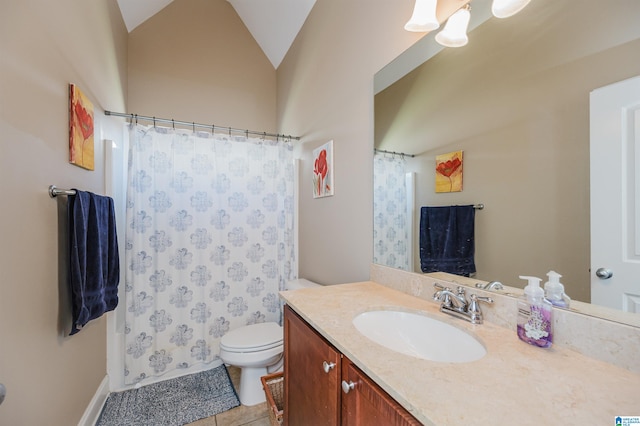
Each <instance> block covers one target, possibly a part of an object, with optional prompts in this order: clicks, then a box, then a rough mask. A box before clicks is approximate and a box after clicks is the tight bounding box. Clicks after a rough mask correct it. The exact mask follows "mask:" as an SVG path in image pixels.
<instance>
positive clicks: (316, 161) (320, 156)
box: [313, 141, 333, 198]
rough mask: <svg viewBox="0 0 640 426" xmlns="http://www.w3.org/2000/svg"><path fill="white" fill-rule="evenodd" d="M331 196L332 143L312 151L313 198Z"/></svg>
mask: <svg viewBox="0 0 640 426" xmlns="http://www.w3.org/2000/svg"><path fill="white" fill-rule="evenodd" d="M330 195H333V141H329V142H327V143H325V144H324V145H322V146H320V147H319V148H316V149H314V150H313V198H320V197H328V196H330Z"/></svg>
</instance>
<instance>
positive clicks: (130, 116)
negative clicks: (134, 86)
mask: <svg viewBox="0 0 640 426" xmlns="http://www.w3.org/2000/svg"><path fill="white" fill-rule="evenodd" d="M104 115H112V116H114V117H125V118H128V119H130V120H135V121H136V122H137V121H138V120H145V121H152V122H153V125H154V126H155V124H156V123H167V124H171V125H173V126H174V127H175V125H176V124H178V125H181V126H190V127H192V128H193V130H194V131H195V128H196V127H200V128H204V129H208V130H211V131H212V132H214V131H215V130H216V129H217V130H225V131H228V132H229V134H231V132H236V133H244V134H246V135H247V136H248V135H258V136H263V137H272V138H282V139H293V140H296V141H299V140H300V136H291V135H281V134H279V133H267V132H256V131H254V130H243V129H234V128H232V127H220V126H215V125H213V124H200V123H194V122H191V121H180V120H173V119H167V118H157V117H149V116H146V115H138V114H125V113H123V112H113V111H105V112H104Z"/></svg>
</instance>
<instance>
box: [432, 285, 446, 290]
mask: <svg viewBox="0 0 640 426" xmlns="http://www.w3.org/2000/svg"><path fill="white" fill-rule="evenodd" d="M433 287H434V288H437V289H438V290H444V289H446V288H447V287H444V286H443V285H442V284H438V283H433Z"/></svg>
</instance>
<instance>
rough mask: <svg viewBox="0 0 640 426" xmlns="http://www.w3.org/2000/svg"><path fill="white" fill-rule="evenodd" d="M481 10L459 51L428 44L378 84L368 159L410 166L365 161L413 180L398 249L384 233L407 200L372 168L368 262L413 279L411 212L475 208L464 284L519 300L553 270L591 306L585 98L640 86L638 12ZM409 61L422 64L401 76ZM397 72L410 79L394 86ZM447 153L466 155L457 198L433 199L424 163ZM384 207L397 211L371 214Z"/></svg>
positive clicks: (542, 5)
mask: <svg viewBox="0 0 640 426" xmlns="http://www.w3.org/2000/svg"><path fill="white" fill-rule="evenodd" d="M489 9H490V1H488V0H474V1H473V2H472V3H471V14H472V26H475V28H474V29H473V30H470V31H469V43H468V45H467V46H465V47H462V48H457V49H452V48H447V49H442V50H439V49H440V48H439V47H438V46H437V44H436V43H435V42H434V41H433V38H434V34H427V35H426V36H425V37H423V38H422V39H421V40H420V41H419V42H418V43H416V45H414V46H412V48H410V49H409V50H408V51H407V52H405V53H403V54H402V55H401V56H400V57H399V58H397V59H396V60H394V62H393V63H392V64H390V65H389V66H388V67H385V69H383V70H381V71H380V72H379V73H378V74H376V76H375V84H376V93H375V99H374V108H375V129H374V130H375V141H374V148H376V149H377V150H384V151H388V152H395V153H405V154H407V155H405V156H404V159H403V158H402V156H401V155H400V154H389V153H387V154H384V153H382V154H376V156H375V158H374V161H378V162H379V163H380V164H383V165H386V166H387V168H386V170H387V171H389V170H390V169H398V168H401V167H404V168H405V171H406V172H409V173H413V175H409V178H408V179H409V183H411V182H414V183H415V187H414V189H413V191H409V197H408V198H409V200H410V199H411V197H412V196H413V197H415V202H414V203H413V206H414V207H413V210H412V213H411V215H410V216H409V217H411V218H412V219H410V220H408V221H407V222H408V223H406V229H407V231H406V234H407V236H408V237H409V240H408V241H405V242H404V243H399V242H398V241H400V240H401V238H400V236H401V235H402V234H403V231H402V227H400V228H399V230H398V229H393V230H390V229H392V228H393V227H394V226H396V225H398V222H402V220H399V219H398V218H399V217H400V216H401V215H402V213H403V211H404V209H406V208H407V207H405V203H404V201H402V200H403V199H404V198H403V197H406V194H404V195H403V194H401V193H398V191H397V190H391V189H389V188H391V183H393V182H397V181H401V180H402V179H399V178H397V177H396V178H391V177H389V176H388V175H386V174H385V173H386V172H385V171H384V169H381V168H379V167H378V166H379V165H380V164H378V165H374V172H375V176H374V201H375V203H376V206H375V207H374V263H380V264H386V265H388V266H397V267H400V268H403V269H408V270H412V271H416V272H419V271H420V263H419V248H418V238H417V235H418V231H417V228H418V225H419V210H420V207H421V206H442V205H455V204H483V205H484V209H482V210H476V214H475V263H476V268H477V273H476V275H475V277H474V278H477V279H479V280H483V281H494V280H495V281H501V282H502V283H504V284H505V285H508V286H511V287H516V288H522V287H523V286H524V285H525V283H524V282H523V281H521V280H520V279H519V278H518V276H519V275H534V276H538V277H540V278H542V279H543V282H544V281H546V276H545V274H546V273H547V272H548V271H550V270H554V271H556V272H558V273H560V274H561V275H562V276H563V277H562V279H561V281H562V282H563V284H564V285H565V290H566V292H567V294H569V296H570V297H571V298H572V299H573V300H576V301H582V302H589V301H590V276H591V275H590V270H589V269H590V259H589V258H590V238H589V232H590V231H589V229H590V228H589V227H590V222H589V208H590V197H589V93H590V92H591V91H592V90H594V89H596V88H599V87H602V86H606V85H608V84H611V83H614V82H617V81H620V80H624V79H627V78H630V77H633V76H636V75H640V25H638V24H637V22H638V18H639V17H640V2H637V1H635V0H613V1H611V2H606V3H603V2H600V1H597V0H567V1H561V2H559V1H556V0H534V1H532V2H531V3H530V4H529V5H528V6H527V7H526V8H525V9H524V10H523V11H522V12H520V13H519V14H517V15H515V16H513V17H511V18H507V19H497V18H493V17H489V15H490V12H488V10H489ZM474 15H476V21H475V23H473V22H474V21H473V19H474ZM478 15H481V17H480V18H478V17H477V16H478ZM470 28H471V27H470ZM419 44H420V45H419ZM438 50H439V51H438ZM409 54H410V55H413V56H414V57H415V55H416V54H418V55H419V54H423V55H424V56H425V57H424V58H423V60H424V61H425V62H424V63H422V64H420V65H418V66H417V67H415V69H411V67H413V66H414V65H413V64H414V63H416V60H415V59H407V58H406V55H409ZM427 59H428V60H427ZM402 64H408V65H402ZM416 65H417V64H416ZM402 66H408V67H409V69H407V70H405V71H409V70H410V72H408V73H406V75H404V76H403V77H402V78H400V79H398V80H397V81H395V80H396V78H395V76H394V75H396V74H398V73H399V72H398V69H399V68H402ZM400 74H402V73H401V72H400ZM394 81H395V82H394ZM390 82H392V83H393V84H390ZM454 151H463V153H464V158H463V172H464V175H463V190H462V191H461V192H451V193H436V192H435V184H434V181H435V156H436V155H440V154H446V153H449V152H454ZM409 155H413V157H411V156H409ZM394 158H395V161H394ZM396 163H399V164H396ZM390 165H393V166H392V167H390ZM389 173H391V172H389ZM412 176H413V177H412ZM390 182H391V183H390ZM381 190H382V192H383V193H382V194H380V191H381ZM380 197H382V198H380ZM389 199H393V200H394V201H396V202H395V207H396V210H395V211H394V210H393V209H392V208H388V205H389V203H386V202H385V203H382V202H380V200H389ZM410 204H411V203H409V205H410ZM408 208H409V209H411V207H408ZM390 224H393V226H392V225H390ZM400 225H401V223H400ZM389 236H391V237H394V238H395V241H394V240H393V239H392V238H389ZM411 237H413V238H411ZM387 239H389V241H393V242H392V243H391V244H387V242H386V241H385V240H387ZM393 253H409V254H408V255H406V256H407V258H408V259H410V260H409V261H407V263H406V266H403V264H402V259H401V256H400V255H393V256H390V254H393ZM392 263H395V264H392Z"/></svg>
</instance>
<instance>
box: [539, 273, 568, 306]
mask: <svg viewBox="0 0 640 426" xmlns="http://www.w3.org/2000/svg"><path fill="white" fill-rule="evenodd" d="M547 276H548V277H549V281H547V282H546V283H545V284H544V297H545V298H546V299H547V300H548V301H549V302H551V304H552V305H553V306H558V307H560V308H568V307H569V304H570V303H571V299H570V298H569V296H567V295H566V294H565V292H564V285H562V283H561V282H560V277H562V275H560V274H559V273H557V272H555V271H549V272H548V273H547Z"/></svg>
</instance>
